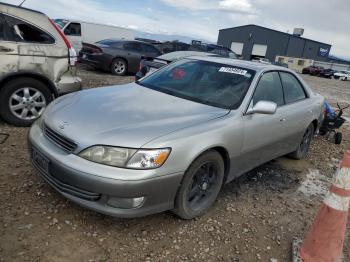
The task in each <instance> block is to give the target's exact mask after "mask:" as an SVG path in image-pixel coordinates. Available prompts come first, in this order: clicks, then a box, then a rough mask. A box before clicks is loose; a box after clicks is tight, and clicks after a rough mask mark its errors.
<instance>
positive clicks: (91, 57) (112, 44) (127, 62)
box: [79, 39, 161, 75]
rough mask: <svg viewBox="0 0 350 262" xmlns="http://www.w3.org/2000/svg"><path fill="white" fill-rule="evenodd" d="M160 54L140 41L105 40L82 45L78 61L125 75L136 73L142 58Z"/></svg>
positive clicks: (151, 46)
mask: <svg viewBox="0 0 350 262" xmlns="http://www.w3.org/2000/svg"><path fill="white" fill-rule="evenodd" d="M160 54H161V53H160V52H159V50H158V49H157V48H155V47H154V46H153V45H151V44H148V43H145V42H142V41H136V40H134V41H128V40H113V39H106V40H102V41H99V42H97V43H95V44H87V43H83V48H82V50H81V51H80V52H79V60H80V62H82V63H85V64H89V65H92V66H93V67H95V68H99V69H102V70H106V71H110V72H112V74H115V75H125V74H126V73H128V72H129V73H136V72H137V71H138V69H139V65H140V61H141V58H142V57H157V56H159V55H160Z"/></svg>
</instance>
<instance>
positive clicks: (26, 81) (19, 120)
mask: <svg viewBox="0 0 350 262" xmlns="http://www.w3.org/2000/svg"><path fill="white" fill-rule="evenodd" d="M52 99H53V97H52V94H51V92H50V90H49V88H48V87H47V86H46V85H45V84H44V83H42V82H41V81H39V80H36V79H33V78H27V77H21V78H18V79H14V80H11V81H9V82H7V83H6V84H5V85H4V86H3V87H2V88H1V90H0V114H1V116H2V118H3V119H4V120H5V121H6V122H8V123H10V124H13V125H16V126H30V125H31V124H32V123H33V122H34V121H35V119H37V118H39V117H40V115H41V114H42V113H43V112H44V110H45V108H46V106H47V105H48V104H49V103H50V102H51V101H52Z"/></svg>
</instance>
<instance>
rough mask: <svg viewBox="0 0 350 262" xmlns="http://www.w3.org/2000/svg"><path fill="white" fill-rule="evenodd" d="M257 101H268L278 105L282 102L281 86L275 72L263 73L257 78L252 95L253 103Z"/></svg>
mask: <svg viewBox="0 0 350 262" xmlns="http://www.w3.org/2000/svg"><path fill="white" fill-rule="evenodd" d="M259 101H270V102H274V103H276V104H277V105H278V106H281V105H283V104H284V99H283V88H282V84H281V80H280V77H279V75H278V73H277V72H268V73H265V74H264V75H263V76H262V77H261V78H260V80H259V83H258V85H257V87H256V89H255V92H254V95H253V105H255V104H256V103H258V102H259Z"/></svg>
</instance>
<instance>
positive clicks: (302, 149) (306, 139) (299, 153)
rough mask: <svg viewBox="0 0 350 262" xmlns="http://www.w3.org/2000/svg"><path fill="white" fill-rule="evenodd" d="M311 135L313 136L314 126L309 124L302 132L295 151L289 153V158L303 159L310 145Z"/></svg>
mask: <svg viewBox="0 0 350 262" xmlns="http://www.w3.org/2000/svg"><path fill="white" fill-rule="evenodd" d="M313 135H314V125H313V124H312V123H311V124H310V125H309V126H308V127H307V129H306V131H305V132H304V135H303V138H302V139H301V142H300V144H299V145H298V148H297V150H296V151H294V152H292V153H290V154H289V156H290V157H291V158H294V159H297V160H299V159H303V158H305V157H306V154H307V152H308V151H309V148H310V143H311V140H312V137H313Z"/></svg>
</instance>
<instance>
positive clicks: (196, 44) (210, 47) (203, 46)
mask: <svg viewBox="0 0 350 262" xmlns="http://www.w3.org/2000/svg"><path fill="white" fill-rule="evenodd" d="M188 51H197V52H209V53H213V54H217V55H220V56H223V57H229V58H233V59H237V58H238V56H237V54H236V53H235V52H233V51H232V50H231V49H230V48H228V47H224V46H221V45H214V44H207V43H203V42H201V41H196V40H193V41H192V45H191V46H190V47H189V49H188Z"/></svg>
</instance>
